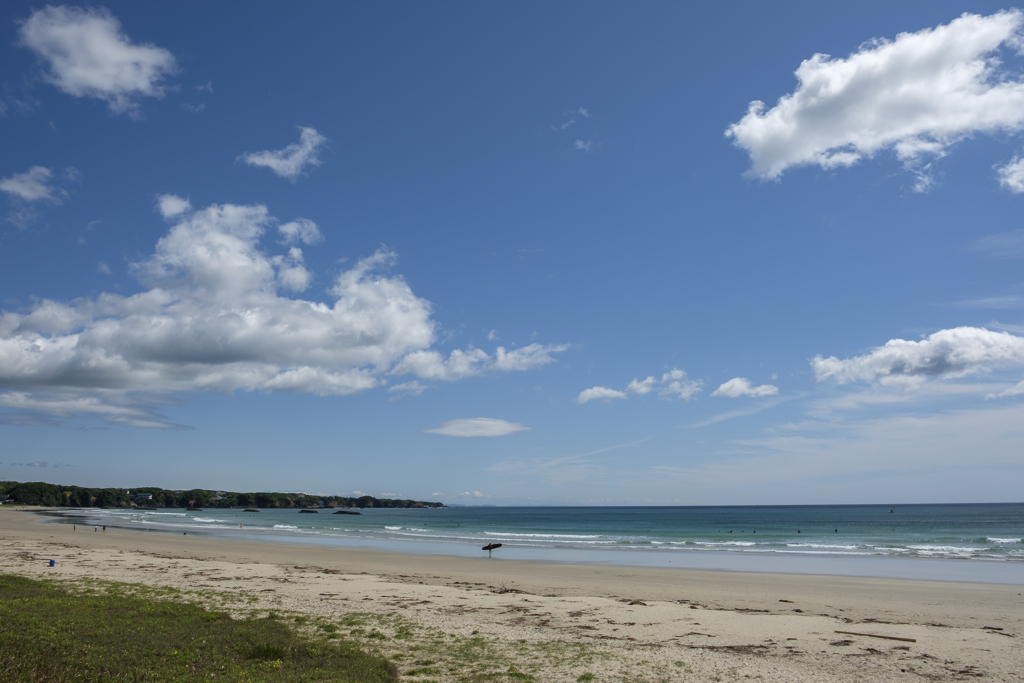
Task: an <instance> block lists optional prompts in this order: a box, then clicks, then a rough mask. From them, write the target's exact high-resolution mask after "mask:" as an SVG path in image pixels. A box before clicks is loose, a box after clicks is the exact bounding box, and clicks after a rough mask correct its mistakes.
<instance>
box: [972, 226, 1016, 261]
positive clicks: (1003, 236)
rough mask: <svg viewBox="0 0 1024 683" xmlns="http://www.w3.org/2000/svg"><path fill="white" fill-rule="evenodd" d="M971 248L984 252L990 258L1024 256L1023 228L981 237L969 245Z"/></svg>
mask: <svg viewBox="0 0 1024 683" xmlns="http://www.w3.org/2000/svg"><path fill="white" fill-rule="evenodd" d="M971 249H972V250H974V251H981V252H984V253H985V254H987V255H988V256H991V257H992V258H1000V259H1007V258H1024V230H1014V231H1013V232H1003V233H999V234H996V235H989V236H988V237H982V238H981V239H980V240H978V241H977V242H975V243H974V244H972V245H971Z"/></svg>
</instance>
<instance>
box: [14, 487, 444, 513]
mask: <svg viewBox="0 0 1024 683" xmlns="http://www.w3.org/2000/svg"><path fill="white" fill-rule="evenodd" d="M147 494H148V495H149V496H151V497H146V496H147ZM0 498H6V500H7V502H14V503H20V504H22V505H45V506H48V507H77V508H89V507H161V508H186V507H197V508H207V507H209V508H232V507H256V508H349V507H352V508H440V507H444V504H443V503H428V502H424V501H420V500H392V499H391V498H374V497H373V496H360V497H358V498H349V497H347V496H317V495H310V494H308V493H268V492H257V493H236V492H234V491H209V490H206V489H191V490H189V491H169V490H166V489H161V488H156V487H153V486H140V487H139V488H135V489H112V488H104V489H97V488H86V487H82V486H64V485H61V484H47V483H44V482H41V481H32V482H24V483H22V482H16V481H0Z"/></svg>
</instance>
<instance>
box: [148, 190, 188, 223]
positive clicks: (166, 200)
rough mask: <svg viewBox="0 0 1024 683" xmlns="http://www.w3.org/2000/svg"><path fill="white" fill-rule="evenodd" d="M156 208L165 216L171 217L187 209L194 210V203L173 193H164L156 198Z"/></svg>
mask: <svg viewBox="0 0 1024 683" xmlns="http://www.w3.org/2000/svg"><path fill="white" fill-rule="evenodd" d="M156 209H157V211H159V212H160V215H161V216H163V217H164V218H167V219H171V218H174V217H175V216H180V215H181V214H183V213H185V212H186V211H191V210H192V204H191V202H189V201H188V200H187V199H182V198H181V197H179V196H177V195H173V194H162V195H160V196H159V197H157V198H156Z"/></svg>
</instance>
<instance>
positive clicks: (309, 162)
mask: <svg viewBox="0 0 1024 683" xmlns="http://www.w3.org/2000/svg"><path fill="white" fill-rule="evenodd" d="M299 131H300V135H299V141H298V142H296V143H293V144H291V145H288V146H287V147H285V148H284V149H278V150H266V151H263V152H248V153H246V154H243V155H242V156H241V157H239V158H240V159H241V160H242V161H244V162H245V163H247V164H249V165H250V166H262V167H264V168H269V169H270V170H271V171H273V172H274V173H276V174H277V175H279V176H280V177H282V178H288V179H289V180H295V179H296V178H298V177H299V175H301V174H302V172H303V171H304V170H305V169H306V168H307V167H308V166H319V165H320V163H321V162H320V157H319V156H318V155H319V153H320V149H321V148H322V147H323V146H324V145H325V144H326V143H327V138H325V137H324V136H323V135H321V134H320V133H318V132H317V131H316V129H314V128H306V127H301V126H300V127H299Z"/></svg>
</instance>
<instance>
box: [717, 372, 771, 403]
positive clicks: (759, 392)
mask: <svg viewBox="0 0 1024 683" xmlns="http://www.w3.org/2000/svg"><path fill="white" fill-rule="evenodd" d="M778 393H779V388H778V387H776V386H773V385H771V384H762V385H761V386H758V387H755V386H754V385H753V384H751V383H750V380H749V379H747V378H746V377H733V378H732V379H731V380H729V381H728V382H726V383H724V384H723V385H722V386H720V387H718V388H717V389H715V390H714V391H713V392H712V393H711V395H712V396H724V397H727V398H737V397H739V396H757V397H760V396H775V395H776V394H778Z"/></svg>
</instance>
